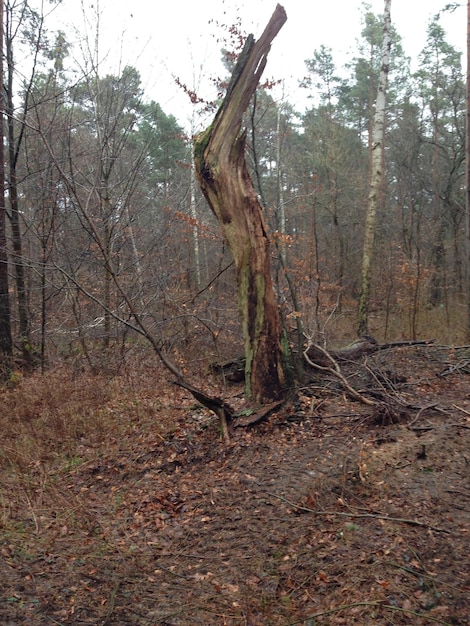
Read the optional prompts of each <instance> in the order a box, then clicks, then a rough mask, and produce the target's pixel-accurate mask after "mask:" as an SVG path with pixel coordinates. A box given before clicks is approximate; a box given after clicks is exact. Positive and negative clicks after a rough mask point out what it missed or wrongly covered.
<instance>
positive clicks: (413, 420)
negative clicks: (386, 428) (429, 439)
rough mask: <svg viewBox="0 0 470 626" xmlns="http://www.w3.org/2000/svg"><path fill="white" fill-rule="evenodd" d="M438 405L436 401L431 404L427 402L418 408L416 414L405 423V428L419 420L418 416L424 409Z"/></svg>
mask: <svg viewBox="0 0 470 626" xmlns="http://www.w3.org/2000/svg"><path fill="white" fill-rule="evenodd" d="M436 406H438V403H437V402H434V403H433V404H427V405H426V406H422V407H421V408H420V410H419V411H418V412H417V413H416V415H415V416H414V417H413V419H412V420H411V422H409V423H408V424H407V428H409V427H410V426H411V425H412V424H414V423H415V422H417V421H418V420H419V418H420V417H421V415H422V414H423V413H424V411H426V410H427V409H432V408H434V407H436Z"/></svg>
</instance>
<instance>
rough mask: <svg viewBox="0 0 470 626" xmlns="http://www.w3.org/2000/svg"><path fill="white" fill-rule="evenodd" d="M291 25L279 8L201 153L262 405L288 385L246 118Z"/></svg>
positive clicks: (252, 384)
mask: <svg viewBox="0 0 470 626" xmlns="http://www.w3.org/2000/svg"><path fill="white" fill-rule="evenodd" d="M286 19H287V17H286V13H285V11H284V9H283V7H281V6H280V5H277V7H276V9H275V11H274V13H273V15H272V17H271V19H270V21H269V23H268V25H267V26H266V29H265V31H264V33H263V34H262V35H261V37H260V39H259V40H258V41H256V42H255V40H254V38H253V36H252V35H250V36H249V37H248V39H247V41H246V43H245V46H244V48H243V51H242V53H241V54H240V57H239V60H238V63H237V65H236V67H235V69H234V71H233V75H232V78H231V81H230V85H229V87H228V90H227V94H226V96H225V99H224V101H223V103H222V105H221V106H220V108H219V110H218V112H217V114H216V116H215V119H214V121H213V123H212V124H211V126H210V127H209V128H208V129H207V130H206V131H205V132H203V133H201V134H200V135H199V136H198V137H197V139H196V141H195V148H194V156H195V167H196V174H197V177H198V182H199V185H200V187H201V190H202V192H203V193H204V196H205V197H206V199H207V201H208V203H209V205H210V207H211V209H212V211H213V212H214V214H215V216H216V217H217V219H218V221H219V223H220V225H221V228H222V232H223V234H224V237H225V239H226V241H227V244H228V246H229V248H230V251H231V254H232V257H233V259H234V262H235V267H236V273H237V285H238V305H239V311H240V317H241V322H242V328H243V334H244V340H245V357H246V368H245V374H246V376H245V385H246V388H245V392H246V395H247V397H248V398H252V399H254V400H255V401H256V402H268V401H272V400H276V399H278V398H280V397H281V396H282V393H283V388H284V385H285V373H284V355H283V351H282V347H281V324H280V317H279V310H278V307H277V303H276V301H275V297H274V290H273V285H272V278H271V252H270V241H269V238H268V234H267V231H266V226H265V223H264V219H263V215H262V210H261V206H260V203H259V201H258V198H257V194H256V191H255V189H254V186H253V183H252V180H251V178H250V175H249V172H248V168H247V165H246V161H245V138H246V133H245V132H241V125H242V117H243V114H244V112H245V111H246V109H247V108H248V105H249V103H250V100H251V97H252V96H253V94H254V93H255V90H256V87H257V85H258V82H259V80H260V77H261V74H262V73H263V70H264V68H265V65H266V61H267V55H268V53H269V49H270V46H271V42H272V41H273V39H274V38H275V37H276V35H277V34H278V32H279V30H280V29H281V28H282V26H283V24H284V23H285V21H286Z"/></svg>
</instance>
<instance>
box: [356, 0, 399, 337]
mask: <svg viewBox="0 0 470 626" xmlns="http://www.w3.org/2000/svg"><path fill="white" fill-rule="evenodd" d="M390 5H391V0H385V8H384V30H383V33H384V37H383V44H382V66H381V68H380V76H379V84H378V89H377V102H376V105H375V116H374V124H373V128H372V147H371V157H370V158H371V174H370V187H369V197H368V202H367V213H366V223H365V232H364V248H363V254H362V273H361V297H360V300H359V314H358V334H359V335H365V334H367V332H368V326H369V319H368V318H369V300H370V283H371V275H372V259H373V252H374V242H375V231H376V220H377V206H378V200H379V193H380V188H381V185H382V181H383V175H384V172H383V161H384V159H383V155H384V139H385V102H386V92H387V79H388V70H389V65H390V49H391V47H392V39H391V25H392V23H391V17H390Z"/></svg>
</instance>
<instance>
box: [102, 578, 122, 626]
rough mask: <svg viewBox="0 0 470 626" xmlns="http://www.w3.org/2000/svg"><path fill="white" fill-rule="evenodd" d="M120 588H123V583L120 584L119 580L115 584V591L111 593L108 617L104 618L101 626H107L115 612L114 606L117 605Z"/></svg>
mask: <svg viewBox="0 0 470 626" xmlns="http://www.w3.org/2000/svg"><path fill="white" fill-rule="evenodd" d="M120 586H121V583H120V582H119V580H117V581H116V582H115V583H114V587H113V590H112V591H111V595H110V597H109V603H108V610H107V612H106V616H105V617H104V619H103V620H101V622H100V626H106V624H107V623H108V620H109V618H110V617H111V615H112V613H113V611H114V605H115V604H116V595H117V592H118V591H119V587H120Z"/></svg>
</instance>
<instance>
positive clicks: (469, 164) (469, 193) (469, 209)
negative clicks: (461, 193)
mask: <svg viewBox="0 0 470 626" xmlns="http://www.w3.org/2000/svg"><path fill="white" fill-rule="evenodd" d="M466 98H467V110H466V117H467V124H466V130H465V179H466V181H465V182H466V190H465V218H466V229H467V233H466V234H467V242H466V243H467V259H466V261H467V263H466V265H467V267H466V283H467V284H466V292H467V293H466V295H467V338H468V339H470V0H468V1H467V94H466Z"/></svg>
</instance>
